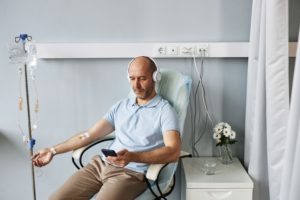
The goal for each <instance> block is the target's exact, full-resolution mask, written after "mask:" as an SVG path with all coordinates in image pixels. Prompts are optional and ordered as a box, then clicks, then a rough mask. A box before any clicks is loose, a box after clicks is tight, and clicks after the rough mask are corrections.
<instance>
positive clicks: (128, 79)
mask: <svg viewBox="0 0 300 200" xmlns="http://www.w3.org/2000/svg"><path fill="white" fill-rule="evenodd" d="M127 81H128V82H130V77H129V74H127Z"/></svg>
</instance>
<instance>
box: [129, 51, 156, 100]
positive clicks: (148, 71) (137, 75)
mask: <svg viewBox="0 0 300 200" xmlns="http://www.w3.org/2000/svg"><path fill="white" fill-rule="evenodd" d="M156 70H157V67H156V65H155V63H154V62H153V60H152V59H150V58H149V57H145V56H140V57H136V58H135V59H133V60H132V61H131V62H130V64H129V66H128V76H129V80H130V85H131V87H132V89H133V91H134V93H135V94H136V96H137V100H138V101H139V100H141V101H142V102H147V101H148V100H150V99H152V98H153V97H154V96H155V95H156V92H155V82H154V81H153V78H152V75H153V72H155V71H156Z"/></svg>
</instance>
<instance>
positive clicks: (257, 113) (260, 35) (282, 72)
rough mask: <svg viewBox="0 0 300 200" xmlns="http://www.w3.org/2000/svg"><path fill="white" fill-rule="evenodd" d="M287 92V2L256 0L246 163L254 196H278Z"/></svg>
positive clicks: (259, 198)
mask: <svg viewBox="0 0 300 200" xmlns="http://www.w3.org/2000/svg"><path fill="white" fill-rule="evenodd" d="M288 92H289V89H288V0H253V6H252V18H251V32H250V46H249V60H248V79H247V103H246V127H245V129H246V130H245V165H246V167H247V168H248V173H249V174H250V176H251V177H252V180H253V181H254V193H253V199H254V200H267V199H271V200H275V199H279V193H280V187H281V186H280V184H281V178H282V176H281V174H282V167H283V156H284V150H285V141H286V130H287V119H288V111H289V94H288Z"/></svg>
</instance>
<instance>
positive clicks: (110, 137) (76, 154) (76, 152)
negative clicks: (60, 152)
mask: <svg viewBox="0 0 300 200" xmlns="http://www.w3.org/2000/svg"><path fill="white" fill-rule="evenodd" d="M114 138H115V135H114V134H113V133H112V134H109V135H106V136H105V137H103V138H101V139H99V140H97V141H95V142H93V143H91V144H89V145H87V146H84V147H81V148H79V149H76V150H74V151H73V153H72V157H73V158H74V159H76V160H79V159H80V156H81V155H82V154H83V153H84V151H86V150H87V149H89V148H91V147H92V146H94V145H96V144H98V143H101V142H104V141H108V140H113V139H114Z"/></svg>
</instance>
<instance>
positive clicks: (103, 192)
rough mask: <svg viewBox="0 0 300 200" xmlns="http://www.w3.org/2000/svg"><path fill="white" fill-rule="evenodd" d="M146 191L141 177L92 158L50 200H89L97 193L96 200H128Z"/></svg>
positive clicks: (142, 176)
mask: <svg viewBox="0 0 300 200" xmlns="http://www.w3.org/2000/svg"><path fill="white" fill-rule="evenodd" d="M146 188H147V184H146V182H145V180H144V174H142V173H138V172H135V171H132V170H129V169H126V168H119V167H114V166H112V165H110V164H108V163H106V162H104V161H102V160H101V159H100V157H99V156H95V157H93V159H92V161H91V162H90V163H89V164H88V165H86V166H85V167H84V168H82V169H80V170H78V171H77V172H75V173H74V174H73V175H72V176H71V177H70V178H69V179H68V180H67V181H66V182H65V183H64V184H63V185H62V186H61V187H60V188H59V189H58V190H57V191H56V192H54V193H53V194H52V195H51V196H50V197H49V200H88V199H91V198H92V197H93V196H94V195H95V194H96V193H97V192H98V194H97V196H96V199H97V200H127V199H128V200H129V199H130V200H131V199H134V198H135V197H137V196H138V195H139V194H141V193H142V192H144V191H145V189H146Z"/></svg>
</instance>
